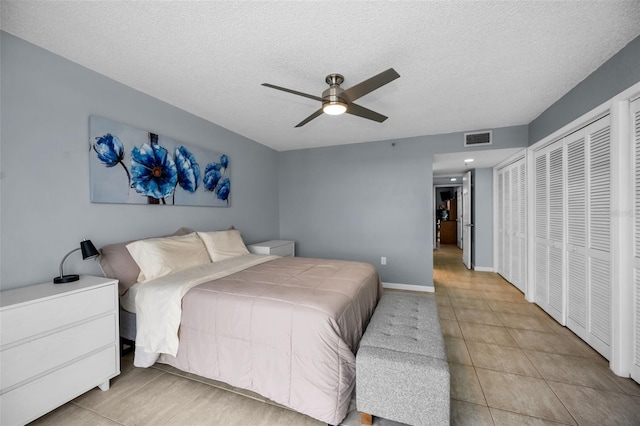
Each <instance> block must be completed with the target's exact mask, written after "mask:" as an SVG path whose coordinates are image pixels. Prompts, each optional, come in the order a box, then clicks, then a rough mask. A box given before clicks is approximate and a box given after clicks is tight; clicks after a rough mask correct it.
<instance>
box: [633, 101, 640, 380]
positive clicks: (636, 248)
mask: <svg viewBox="0 0 640 426" xmlns="http://www.w3.org/2000/svg"><path fill="white" fill-rule="evenodd" d="M631 123H632V129H633V142H634V143H633V146H634V154H635V155H634V170H633V173H634V177H635V179H634V182H633V183H634V208H635V211H636V212H638V211H640V99H636V100H635V101H633V102H632V103H631ZM633 218H634V224H633V225H634V226H633V228H634V239H633V303H634V305H633V345H632V348H633V362H632V364H631V377H632V378H633V379H634V380H635V381H636V382H640V216H639V215H638V214H634V215H633Z"/></svg>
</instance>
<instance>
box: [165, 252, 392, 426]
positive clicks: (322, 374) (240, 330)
mask: <svg viewBox="0 0 640 426" xmlns="http://www.w3.org/2000/svg"><path fill="white" fill-rule="evenodd" d="M380 292H381V287H380V280H379V278H378V274H377V272H376V269H375V268H374V267H373V266H371V265H369V264H366V263H357V262H344V261H334V260H323V259H306V258H293V257H283V258H279V259H276V260H273V261H270V262H267V263H263V264H261V265H257V266H253V267H251V268H248V269H246V270H244V271H241V272H238V273H235V274H233V275H229V276H227V277H225V278H221V279H218V280H215V281H210V282H208V283H205V284H201V285H199V286H197V287H194V288H192V289H191V290H189V292H188V293H187V294H186V295H185V296H184V298H183V302H182V320H181V323H180V345H179V349H178V354H177V355H176V357H173V356H170V355H162V356H161V358H160V360H159V361H160V362H164V363H167V364H170V365H173V366H174V367H176V368H179V369H180V370H184V371H188V372H191V373H194V374H197V375H200V376H204V377H208V378H211V379H215V380H220V381H223V382H226V383H228V384H230V385H232V386H236V387H239V388H244V389H248V390H251V391H254V392H257V393H259V394H261V395H263V396H265V397H267V398H269V399H271V400H273V401H275V402H277V403H280V404H282V405H285V406H287V407H290V408H292V409H294V410H296V411H299V412H301V413H304V414H307V415H309V416H311V417H314V418H316V419H319V420H321V421H323V422H326V423H329V424H338V423H340V422H341V421H342V420H343V418H344V417H345V416H346V414H347V409H348V406H349V402H350V399H351V396H352V393H353V390H354V387H355V352H356V350H357V348H358V344H359V342H360V339H361V337H362V333H363V332H364V328H365V327H366V325H367V323H368V321H369V318H370V317H371V315H372V313H373V310H374V309H375V306H376V304H377V301H378V299H379V298H380Z"/></svg>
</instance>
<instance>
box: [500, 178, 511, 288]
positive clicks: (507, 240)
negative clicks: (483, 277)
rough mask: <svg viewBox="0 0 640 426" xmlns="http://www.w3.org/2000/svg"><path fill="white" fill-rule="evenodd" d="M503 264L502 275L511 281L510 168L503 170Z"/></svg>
mask: <svg viewBox="0 0 640 426" xmlns="http://www.w3.org/2000/svg"><path fill="white" fill-rule="evenodd" d="M503 214H504V216H503V217H504V239H503V241H504V257H503V261H504V264H503V266H502V271H503V273H502V276H503V277H504V278H505V279H506V280H507V281H509V282H510V281H511V255H512V254H511V222H512V218H511V170H510V169H505V172H504V211H503Z"/></svg>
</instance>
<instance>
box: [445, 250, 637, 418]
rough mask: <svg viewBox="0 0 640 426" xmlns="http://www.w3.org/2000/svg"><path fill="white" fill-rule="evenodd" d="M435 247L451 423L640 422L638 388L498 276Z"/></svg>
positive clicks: (455, 252)
mask: <svg viewBox="0 0 640 426" xmlns="http://www.w3.org/2000/svg"><path fill="white" fill-rule="evenodd" d="M460 259H461V251H460V250H458V248H457V247H455V246H441V247H440V248H439V249H438V250H436V251H434V276H433V278H434V282H435V287H436V297H437V299H438V305H439V314H440V323H441V326H442V331H443V334H444V336H445V346H446V350H447V357H448V360H449V367H450V371H451V424H456V425H557V424H569V425H576V424H577V425H640V386H639V385H638V384H637V383H636V382H634V381H633V380H631V379H624V378H621V377H618V376H616V375H615V374H613V373H612V372H611V370H609V368H608V361H607V360H606V359H604V358H603V357H602V356H600V355H599V354H598V353H597V352H596V351H594V350H593V349H591V347H589V346H588V345H586V344H585V343H584V342H583V341H582V340H580V339H579V338H578V337H577V336H575V335H574V334H573V333H572V332H571V331H570V330H568V329H567V328H565V327H562V326H560V325H559V324H558V323H557V322H555V321H554V320H553V319H552V318H551V317H549V316H548V315H547V314H546V313H545V312H544V311H543V310H542V309H540V308H538V307H537V306H536V305H534V304H530V303H528V302H527V301H526V300H525V299H524V296H523V294H522V293H521V292H520V291H518V290H517V289H516V288H515V287H513V286H512V285H511V284H509V283H508V282H506V281H505V280H504V279H502V278H501V277H500V276H499V275H497V274H494V273H488V272H474V271H469V270H467V269H466V268H465V267H464V266H463V265H462V262H461V260H460Z"/></svg>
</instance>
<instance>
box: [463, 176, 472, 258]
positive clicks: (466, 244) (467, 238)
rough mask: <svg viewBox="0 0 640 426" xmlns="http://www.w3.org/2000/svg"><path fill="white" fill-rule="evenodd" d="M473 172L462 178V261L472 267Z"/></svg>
mask: <svg viewBox="0 0 640 426" xmlns="http://www.w3.org/2000/svg"><path fill="white" fill-rule="evenodd" d="M472 226H473V223H472V221H471V172H467V173H465V174H464V177H463V178H462V263H464V266H466V267H467V269H471V227H472Z"/></svg>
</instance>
